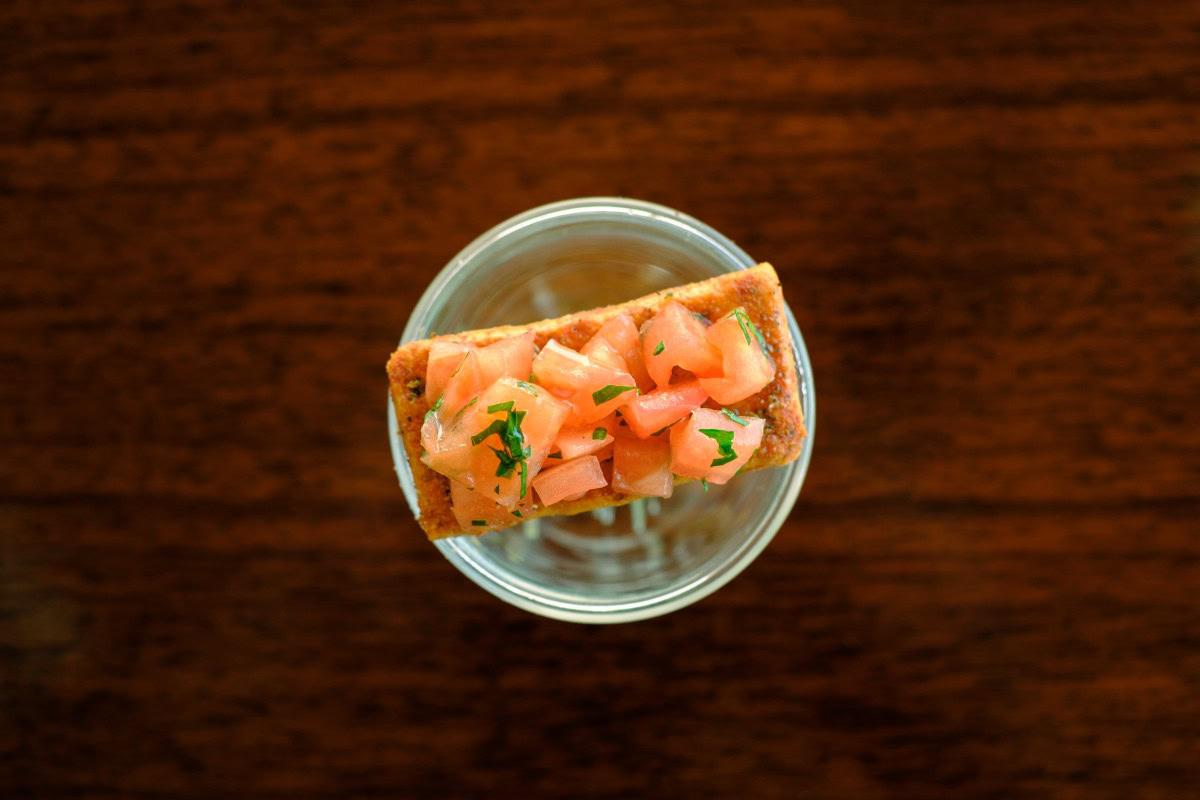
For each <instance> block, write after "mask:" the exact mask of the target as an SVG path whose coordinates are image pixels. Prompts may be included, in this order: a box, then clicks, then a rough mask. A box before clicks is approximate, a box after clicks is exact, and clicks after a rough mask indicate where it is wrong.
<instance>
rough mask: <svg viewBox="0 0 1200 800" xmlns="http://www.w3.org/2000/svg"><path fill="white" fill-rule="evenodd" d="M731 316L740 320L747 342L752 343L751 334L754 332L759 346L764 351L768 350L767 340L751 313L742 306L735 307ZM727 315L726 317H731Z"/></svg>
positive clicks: (739, 325)
mask: <svg viewBox="0 0 1200 800" xmlns="http://www.w3.org/2000/svg"><path fill="white" fill-rule="evenodd" d="M729 317H733V318H735V319H736V320H737V322H738V327H739V328H741V329H742V335H743V336H745V337H746V344H750V334H751V333H753V334H754V338H755V339H757V340H758V346H759V348H761V349H762V351H763V352H764V353H766V352H767V341H766V339H764V338H763V335H762V331H760V330H759V329H758V326H757V325H755V324H754V320H752V319H750V315H749V314H747V313H746V312H745V311H743V310H742V309H741V308H735V309H734V310H733V311H731V312H730V314H729ZM729 317H726V319H729Z"/></svg>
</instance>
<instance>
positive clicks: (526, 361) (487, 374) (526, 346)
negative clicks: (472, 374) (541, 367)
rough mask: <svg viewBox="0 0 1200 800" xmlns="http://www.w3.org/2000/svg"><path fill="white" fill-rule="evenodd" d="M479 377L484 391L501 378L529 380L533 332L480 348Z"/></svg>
mask: <svg viewBox="0 0 1200 800" xmlns="http://www.w3.org/2000/svg"><path fill="white" fill-rule="evenodd" d="M478 356H479V375H480V379H481V380H482V382H483V387H484V388H485V389H486V388H487V387H489V386H491V385H492V384H493V383H495V382H496V381H497V380H499V379H500V378H503V377H506V376H507V377H509V378H516V379H517V380H519V381H524V380H528V379H529V372H530V370H531V369H532V365H533V332H532V331H529V332H527V333H522V334H518V335H517V336H510V337H508V338H507V339H501V340H500V341H498V342H492V343H491V344H489V345H488V346H487V347H484V348H481V349H480V350H479V352H478Z"/></svg>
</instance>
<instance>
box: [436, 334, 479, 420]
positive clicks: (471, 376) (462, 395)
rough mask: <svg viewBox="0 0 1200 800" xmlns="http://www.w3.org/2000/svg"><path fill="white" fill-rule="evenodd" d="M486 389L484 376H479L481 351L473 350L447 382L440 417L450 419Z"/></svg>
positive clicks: (469, 351)
mask: <svg viewBox="0 0 1200 800" xmlns="http://www.w3.org/2000/svg"><path fill="white" fill-rule="evenodd" d="M486 388H487V387H486V386H485V385H484V383H483V376H482V375H480V374H479V351H478V350H476V349H474V348H472V349H471V350H468V351H467V355H466V357H465V358H463V360H462V363H460V364H459V365H458V368H457V369H456V370H454V373H453V374H452V375H451V376H450V380H448V381H447V382H446V388H445V390H444V391H443V392H442V394H441V395H440V398H441V402H442V405H441V408H439V409H438V415H439V416H440V417H441V418H442V419H443V420H445V419H450V418H451V417H453V416H454V415H455V414H456V413H458V412H459V411H460V410H462V408H464V407H465V406H466V405H467V403H470V402H471V401H472V400H474V399H475V398H476V397H478V396H479V393H480V392H482V391H483V390H484V389H486ZM435 403H436V401H435Z"/></svg>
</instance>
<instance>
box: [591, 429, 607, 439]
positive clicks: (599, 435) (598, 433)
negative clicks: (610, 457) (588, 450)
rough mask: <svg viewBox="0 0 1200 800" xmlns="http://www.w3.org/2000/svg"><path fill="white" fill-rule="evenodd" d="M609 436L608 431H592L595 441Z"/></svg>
mask: <svg viewBox="0 0 1200 800" xmlns="http://www.w3.org/2000/svg"><path fill="white" fill-rule="evenodd" d="M607 436H608V431H606V430H605V429H604V428H596V430H594V431H592V438H593V439H603V438H605V437H607Z"/></svg>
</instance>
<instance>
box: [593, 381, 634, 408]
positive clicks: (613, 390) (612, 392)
mask: <svg viewBox="0 0 1200 800" xmlns="http://www.w3.org/2000/svg"><path fill="white" fill-rule="evenodd" d="M636 388H637V387H636V386H614V385H613V384H611V383H610V384H608V385H607V386H605V387H604V388H602V389H597V390H596V391H594V392H592V402H593V403H595V404H596V405H601V404H603V403H607V402H608V401H609V400H612V399H613V398H614V397H616V396H617V395H620V394H623V393H624V392H631V391H633V390H634V389H636Z"/></svg>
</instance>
